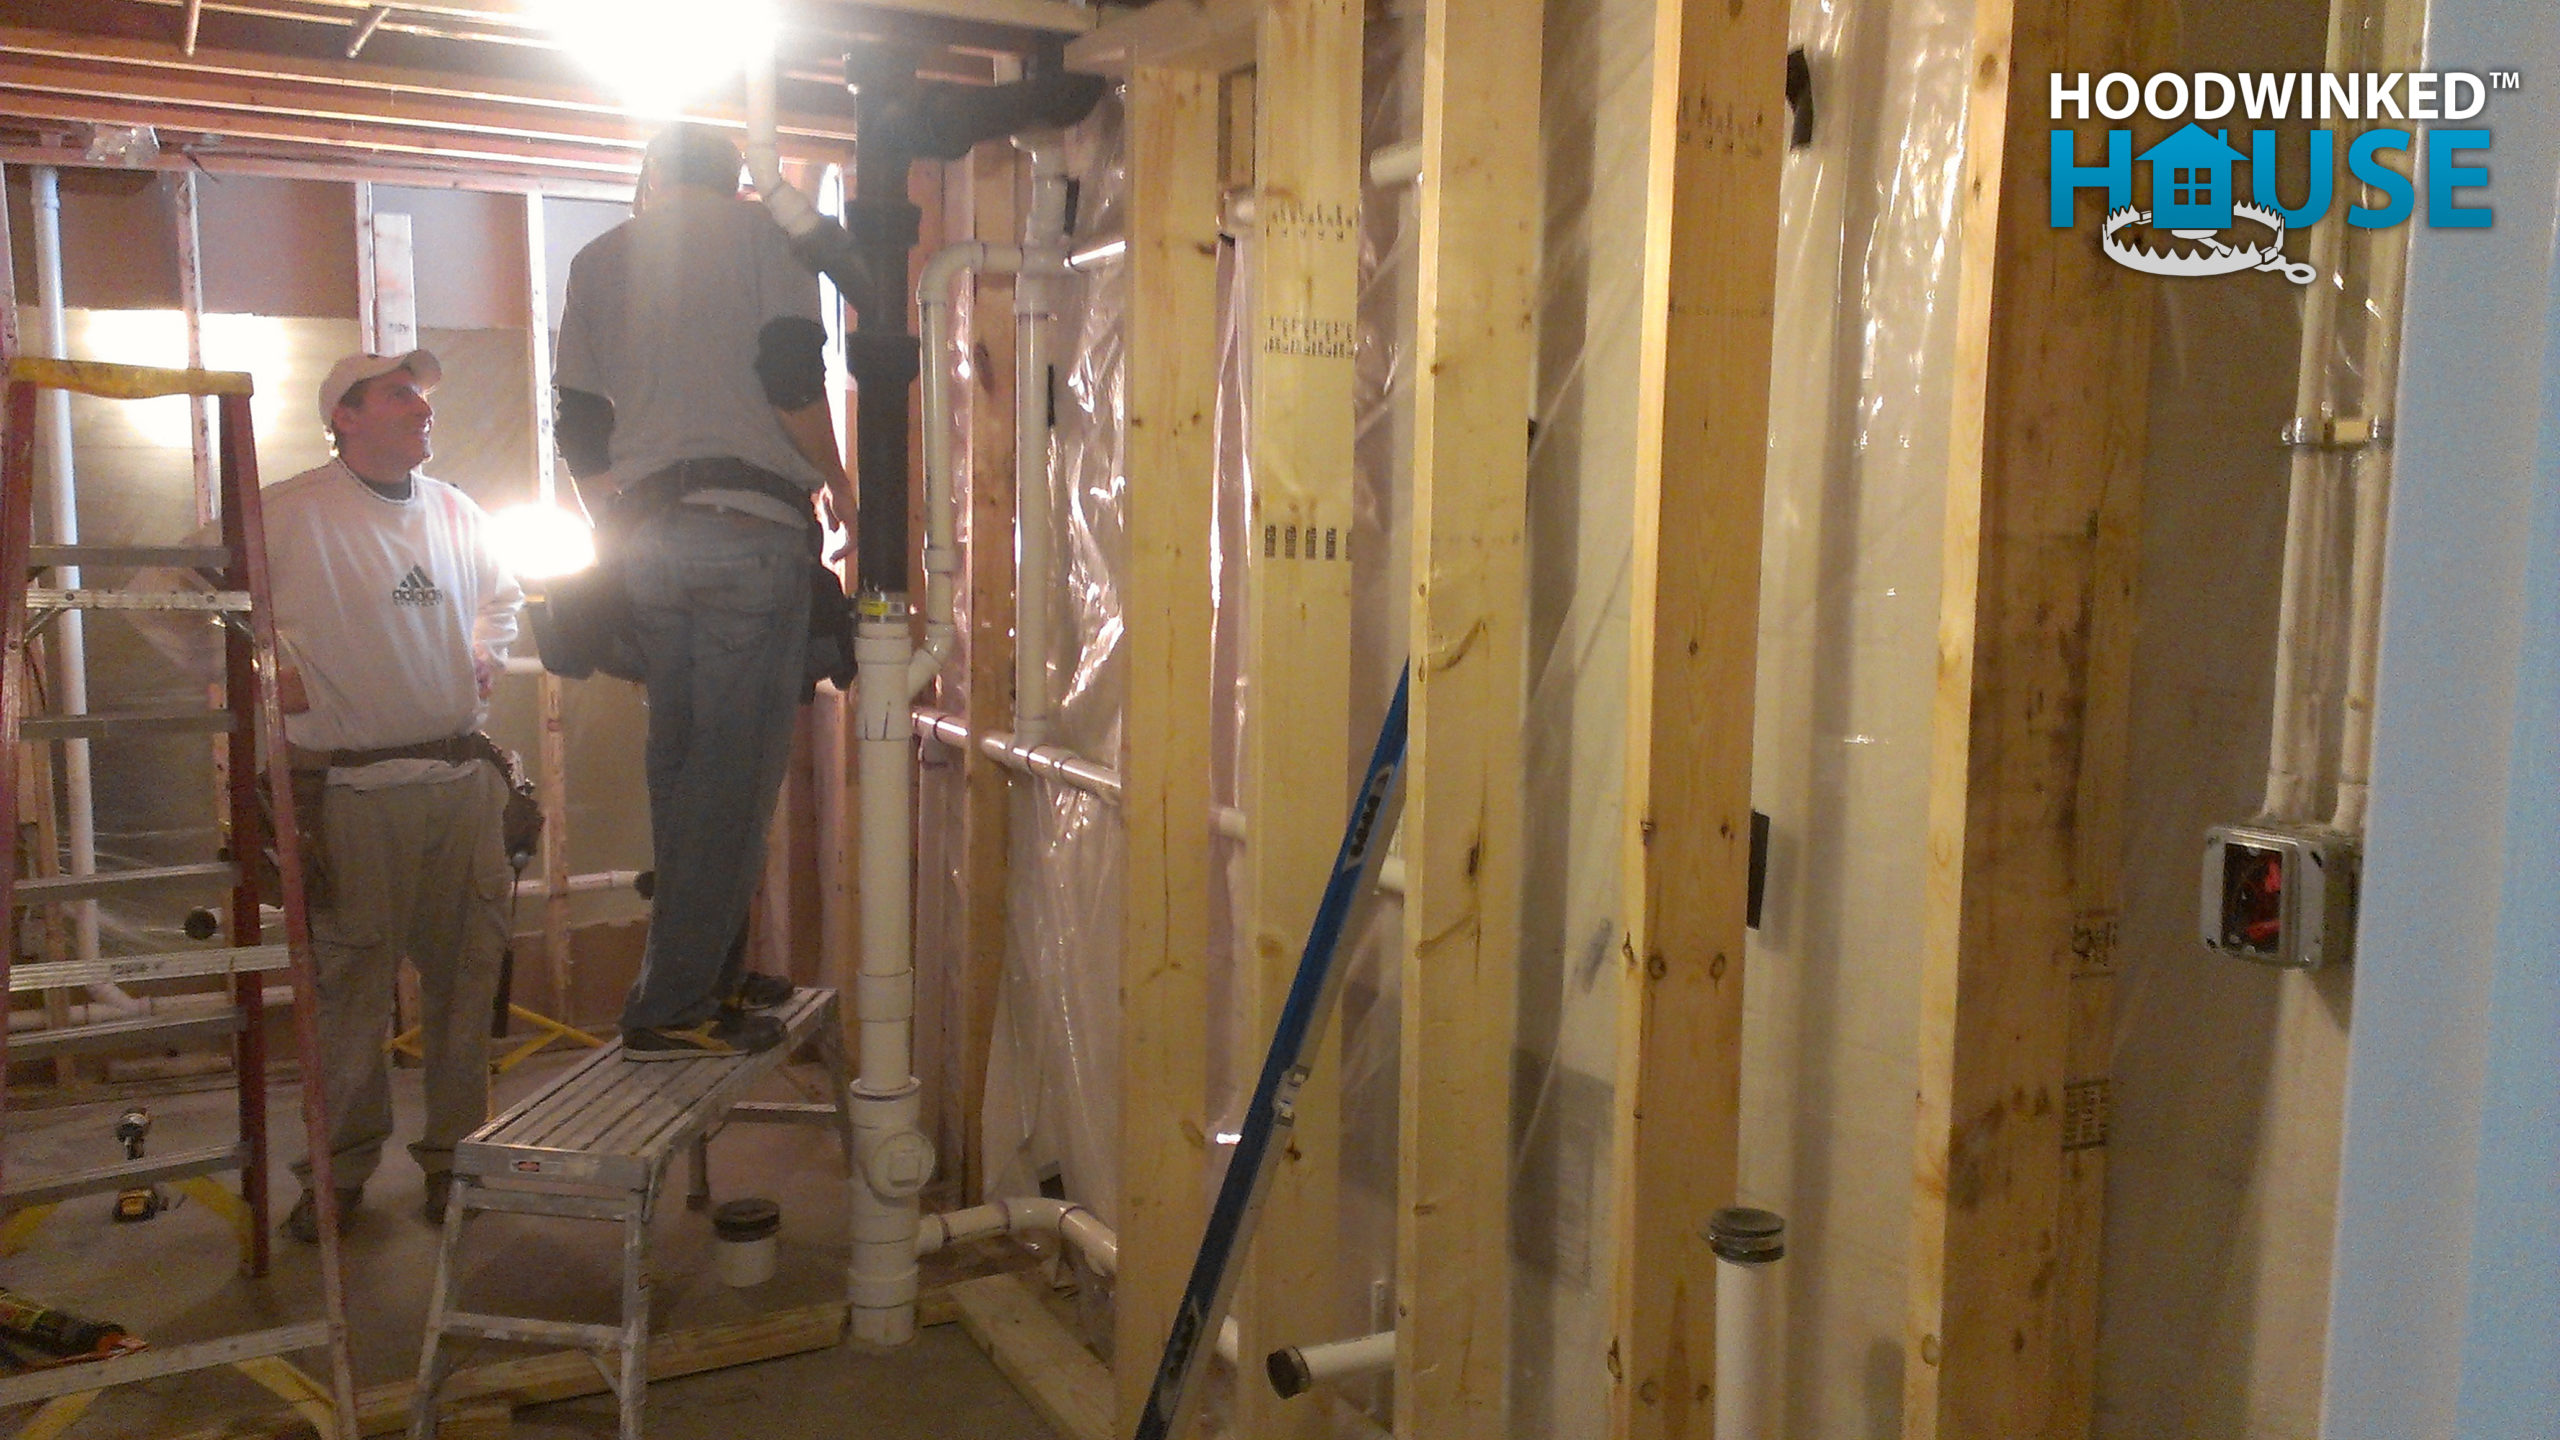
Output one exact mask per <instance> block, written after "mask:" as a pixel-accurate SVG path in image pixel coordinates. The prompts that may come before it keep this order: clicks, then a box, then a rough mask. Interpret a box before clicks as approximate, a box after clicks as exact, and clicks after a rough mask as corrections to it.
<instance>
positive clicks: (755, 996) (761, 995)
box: [727, 970, 800, 1014]
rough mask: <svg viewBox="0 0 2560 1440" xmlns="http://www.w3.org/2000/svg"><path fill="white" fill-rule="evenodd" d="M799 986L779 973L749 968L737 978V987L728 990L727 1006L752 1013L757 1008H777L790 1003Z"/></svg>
mask: <svg viewBox="0 0 2560 1440" xmlns="http://www.w3.org/2000/svg"><path fill="white" fill-rule="evenodd" d="M799 993H800V987H799V986H797V985H794V984H792V983H791V981H790V980H789V979H787V978H785V977H783V976H780V975H767V974H765V973H764V972H763V971H761V970H750V971H748V972H747V973H746V974H745V975H744V976H742V977H740V978H739V980H738V988H737V989H735V990H732V991H730V992H729V1003H728V1006H727V1008H729V1009H734V1010H739V1011H744V1012H747V1013H749V1014H752V1013H754V1012H756V1011H759V1010H779V1009H781V1008H782V1007H783V1006H785V1005H788V1004H790V1003H791V997H792V996H794V995H797V994H799Z"/></svg>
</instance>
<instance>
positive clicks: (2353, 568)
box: [2329, 229, 2409, 836]
mask: <svg viewBox="0 0 2560 1440" xmlns="http://www.w3.org/2000/svg"><path fill="white" fill-rule="evenodd" d="M2368 243H2369V244H2370V246H2371V248H2370V249H2368V250H2367V251H2366V252H2365V260H2366V263H2367V264H2368V265H2369V266H2370V267H2371V269H2372V274H2371V275H2370V276H2369V277H2368V280H2367V282H2366V290H2367V294H2368V296H2369V303H2370V307H2371V312H2372V319H2371V321H2370V322H2369V325H2370V328H2369V329H2368V330H2367V332H2366V337H2367V338H2366V346H2365V367H2364V370H2365V411H2366V414H2367V416H2368V417H2369V422H2370V424H2371V425H2372V427H2373V432H2372V434H2370V435H2369V436H2368V437H2367V439H2366V443H2365V444H2364V446H2363V447H2362V448H2361V449H2359V450H2357V451H2356V452H2355V456H2354V458H2353V459H2352V460H2350V461H2349V462H2348V473H2349V474H2350V475H2352V476H2353V477H2354V480H2355V522H2354V523H2355V531H2354V534H2355V550H2354V558H2353V560H2352V561H2351V562H2350V564H2349V566H2348V570H2347V679H2346V695H2345V708H2346V713H2345V714H2344V715H2343V716H2342V717H2341V718H2340V722H2339V727H2338V728H2339V735H2338V803H2337V807H2336V809H2335V810H2334V811H2333V812H2332V813H2331V815H2330V817H2329V827H2330V828H2331V829H2333V830H2337V831H2340V832H2342V833H2344V834H2348V835H2355V836H2362V835H2363V834H2364V818H2365V807H2366V805H2367V802H2368V801H2369V800H2370V799H2371V797H2372V793H2373V691H2374V673H2375V662H2376V660H2377V659H2378V658H2379V652H2380V651H2381V648H2382V541H2383V532H2384V529H2385V527H2386V526H2387V525H2388V523H2389V517H2390V512H2391V436H2390V430H2389V428H2388V426H2389V424H2390V422H2389V420H2388V418H2387V417H2386V411H2385V407H2386V406H2387V405H2389V404H2390V403H2391V402H2392V398H2393V397H2394V396H2396V395H2397V394H2398V393H2399V377H2400V303H2401V294H2402V289H2403V286H2404V285H2405V283H2406V281H2407V276H2408V244H2409V242H2408V231H2407V230H2405V229H2392V230H2377V231H2375V232H2373V236H2372V239H2371V240H2370V242H2368Z"/></svg>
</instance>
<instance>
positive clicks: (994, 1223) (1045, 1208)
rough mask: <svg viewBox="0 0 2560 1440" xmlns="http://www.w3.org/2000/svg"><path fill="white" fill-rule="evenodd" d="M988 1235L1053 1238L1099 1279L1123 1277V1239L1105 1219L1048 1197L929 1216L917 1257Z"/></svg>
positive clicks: (921, 1229)
mask: <svg viewBox="0 0 2560 1440" xmlns="http://www.w3.org/2000/svg"><path fill="white" fill-rule="evenodd" d="M989 1235H1055V1236H1057V1237H1059V1238H1060V1239H1062V1240H1064V1241H1066V1242H1067V1243H1068V1244H1070V1245H1073V1246H1074V1247H1075V1248H1076V1253H1077V1254H1079V1255H1082V1256H1083V1257H1084V1260H1085V1264H1086V1265H1087V1266H1088V1267H1090V1268H1091V1269H1092V1270H1093V1272H1094V1273H1095V1274H1097V1275H1116V1274H1118V1273H1119V1272H1120V1237H1119V1236H1117V1235H1115V1234H1113V1233H1112V1231H1111V1227H1110V1226H1108V1225H1105V1224H1103V1223H1102V1217H1100V1216H1098V1215H1096V1214H1094V1213H1093V1212H1092V1211H1090V1210H1087V1209H1086V1208H1084V1207H1083V1206H1081V1205H1076V1204H1071V1203H1069V1202H1067V1201H1064V1200H1052V1199H1049V1198H1048V1197H1047V1196H1045V1195H1027V1196H1008V1197H1006V1198H1004V1199H1001V1200H990V1201H988V1202H987V1203H986V1204H984V1205H972V1206H970V1207H969V1208H968V1209H966V1210H953V1211H950V1212H948V1213H946V1214H941V1215H927V1216H925V1217H924V1218H923V1220H922V1221H921V1222H919V1224H918V1225H917V1227H916V1253H917V1254H918V1255H930V1254H932V1253H933V1252H935V1251H936V1250H940V1249H942V1248H943V1247H944V1246H946V1245H957V1244H959V1243H960V1242H961V1241H963V1240H977V1239H982V1238H984V1237H986V1236H989Z"/></svg>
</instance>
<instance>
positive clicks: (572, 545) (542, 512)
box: [489, 504, 596, 580]
mask: <svg viewBox="0 0 2560 1440" xmlns="http://www.w3.org/2000/svg"><path fill="white" fill-rule="evenodd" d="M489 543H490V544H491V545H492V546H494V547H495V548H496V549H497V552H498V558H499V559H500V560H502V561H504V562H505V563H506V566H507V568H508V569H509V570H512V571H514V572H515V573H516V574H517V575H518V576H520V577H522V578H523V579H527V580H549V579H552V578H553V577H555V576H560V575H571V574H575V573H576V572H578V571H580V570H584V569H586V568H587V567H588V566H590V565H593V564H594V563H596V537H595V534H594V532H593V531H591V530H589V529H588V528H587V522H586V521H584V520H581V519H579V518H578V517H577V516H576V515H574V514H571V513H570V512H569V511H566V510H563V509H561V508H560V507H559V506H557V505H543V504H531V505H511V506H508V507H507V508H506V509H504V510H501V511H499V512H497V513H496V514H494V515H492V516H490V517H489Z"/></svg>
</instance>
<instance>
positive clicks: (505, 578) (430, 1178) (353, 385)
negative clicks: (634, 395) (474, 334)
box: [260, 350, 524, 1241]
mask: <svg viewBox="0 0 2560 1440" xmlns="http://www.w3.org/2000/svg"><path fill="white" fill-rule="evenodd" d="M442 374H443V372H442V369H441V367H440V366H439V365H438V364H437V362H436V358H435V356H433V355H431V354H429V353H428V352H426V351H424V350H413V351H410V352H409V353H408V354H406V355H350V356H348V357H347V358H346V359H344V360H341V361H339V362H338V363H337V365H336V366H335V367H334V368H332V369H331V370H330V372H329V377H328V379H327V380H325V381H323V382H322V384H321V387H320V396H319V401H320V405H319V409H320V422H321V424H322V425H323V426H325V427H326V428H327V429H328V431H329V433H330V435H331V437H332V439H333V440H334V442H335V449H336V451H337V458H336V459H334V460H332V461H330V462H329V463H328V464H326V465H323V466H320V467H319V468H318V469H315V470H307V471H305V472H303V473H302V474H299V475H296V476H294V477H293V478H292V479H290V480H286V481H284V482H282V483H280V484H277V485H275V486H272V487H270V488H268V489H267V490H265V491H264V492H263V493H262V495H261V497H260V504H261V506H262V508H263V510H264V512H265V520H266V524H265V527H264V528H265V532H266V541H267V558H268V568H269V573H270V577H271V583H272V585H273V588H274V603H275V615H276V632H277V637H278V640H279V642H280V647H281V649H282V652H283V653H282V656H281V659H282V662H283V670H282V673H281V676H280V683H279V690H280V691H281V694H282V698H283V701H284V706H285V710H286V718H285V732H286V735H287V737H288V739H289V740H290V742H291V749H292V756H293V765H294V769H295V770H296V771H297V772H298V774H299V775H301V776H302V777H303V778H304V779H305V781H306V782H308V781H310V780H312V779H315V778H317V777H318V776H319V775H325V782H324V783H319V784H313V783H303V784H299V785H297V786H296V787H295V788H296V793H297V796H308V795H313V794H317V795H319V796H320V797H321V800H320V806H319V808H320V814H319V815H318V816H317V817H316V823H315V817H313V816H310V815H303V816H301V817H300V818H301V822H302V830H303V833H304V834H305V835H306V836H310V837H316V838H317V839H318V840H319V841H320V842H321V843H320V844H319V845H318V847H317V848H318V850H319V851H320V854H319V856H318V857H317V858H318V861H319V869H320V871H321V872H322V877H323V883H322V884H321V885H320V886H318V887H317V888H318V890H319V891H320V893H319V894H318V895H317V896H315V897H313V898H311V899H310V900H309V908H310V917H311V939H312V951H313V957H314V959H315V961H316V962H317V965H318V969H319V978H320V1034H321V1048H322V1052H323V1054H324V1056H325V1065H326V1074H325V1076H324V1077H323V1083H324V1093H325V1094H326V1096H327V1099H328V1104H329V1126H330V1157H331V1163H332V1167H333V1168H332V1174H333V1175H334V1177H335V1183H336V1186H337V1197H336V1198H337V1205H338V1214H339V1217H340V1220H341V1222H342V1223H343V1222H344V1221H345V1220H347V1219H349V1218H351V1217H352V1216H353V1215H354V1213H355V1210H356V1206H357V1203H358V1201H359V1200H360V1199H361V1198H362V1195H363V1192H364V1185H365V1181H366V1180H367V1178H369V1177H370V1176H371V1175H372V1174H373V1171H374V1168H375V1166H376V1165H377V1164H378V1163H379V1162H380V1160H381V1157H382V1144H383V1141H385V1140H386V1139H388V1138H389V1137H390V1135H391V1095H390V1079H389V1075H388V1073H387V1069H386V1061H385V1057H384V1054H383V1044H382V1042H383V1037H384V1034H385V1032H386V1029H387V1027H388V1025H389V1022H390V1019H391V1015H392V996H393V987H394V981H395V977H396V975H397V973H398V967H399V963H400V960H401V958H402V957H403V956H406V957H407V958H408V960H409V963H410V964H411V965H412V966H414V967H415V968H416V970H417V972H418V984H419V992H420V1000H421V1002H422V1007H423V1013H422V1014H421V1016H420V1017H419V1019H420V1024H421V1028H422V1031H423V1035H424V1040H425V1050H426V1082H427V1086H426V1088H427V1118H426V1128H425V1133H424V1134H423V1135H421V1136H420V1137H419V1138H418V1140H417V1142H416V1143H414V1144H412V1145H411V1146H410V1147H409V1153H410V1154H411V1155H412V1156H414V1157H415V1158H416V1159H417V1162H418V1166H419V1168H420V1169H421V1170H423V1171H424V1172H425V1174H426V1206H425V1214H426V1217H427V1218H428V1220H429V1221H431V1222H441V1221H442V1220H443V1218H444V1209H445V1199H446V1195H447V1193H448V1192H449V1190H450V1188H451V1184H452V1165H453V1147H454V1143H455V1142H456V1141H458V1140H460V1139H461V1138H462V1137H463V1136H465V1135H468V1134H469V1133H471V1131H473V1130H474V1129H476V1128H478V1127H479V1125H480V1124H481V1122H482V1121H484V1120H485V1119H487V1118H488V1109H489V1071H488V1053H487V1043H486V1038H485V1037H486V1036H487V1034H488V1028H489V1015H490V1009H491V1006H492V1004H493V1003H494V1001H495V996H496V991H497V984H498V967H499V963H500V959H501V957H502V956H503V954H504V953H505V950H506V945H507V910H508V906H507V900H508V897H509V894H510V892H511V891H512V889H513V886H514V883H515V872H514V870H513V869H512V868H511V867H510V866H509V864H508V861H507V854H506V846H505V843H504V841H503V839H502V830H501V819H502V816H503V814H504V812H505V808H506V800H507V795H508V784H507V777H506V776H505V775H504V774H502V773H501V771H500V769H499V765H500V763H501V762H500V760H499V757H498V752H497V751H496V749H495V747H494V746H492V745H491V744H490V743H489V741H488V739H487V737H486V736H485V735H483V734H481V733H480V726H481V725H482V724H483V723H484V722H485V720H486V718H487V714H488V705H487V700H488V694H489V686H490V681H491V679H492V677H494V676H495V675H496V674H497V671H498V668H499V666H500V665H501V664H502V663H503V662H504V660H505V658H506V652H507V647H508V645H509V644H510V643H511V642H513V641H514V639H515V636H516V615H517V610H518V609H519V607H520V606H521V605H522V604H523V600H524V596H523V592H522V591H521V590H519V589H518V588H517V586H516V582H515V580H514V578H513V577H512V576H510V575H509V574H508V573H507V572H506V570H505V568H504V567H503V566H501V565H500V564H499V562H498V561H497V560H496V558H495V557H494V555H493V553H492V551H491V548H490V545H489V540H488V534H487V530H488V525H487V517H486V516H485V515H484V514H483V513H482V511H481V509H480V507H479V506H478V505H477V504H475V503H474V502H473V501H472V499H471V497H470V496H468V495H465V494H463V493H462V492H461V491H460V490H457V489H455V488H454V487H453V486H451V485H447V484H445V483H444V482H443V481H441V480H434V479H430V478H429V477H427V476H426V475H424V474H421V473H420V472H419V469H418V467H419V466H420V465H421V464H423V463H425V461H426V458H427V454H428V432H429V428H430V426H431V425H432V423H433V420H434V410H433V409H432V407H430V406H429V405H428V403H427V393H428V392H429V391H431V390H433V389H434V388H435V385H436V382H437V381H438V380H440V379H441V378H442ZM309 848H310V847H306V853H308V849H309ZM296 1169H297V1171H298V1172H299V1173H301V1174H302V1175H303V1177H304V1180H303V1183H304V1186H305V1189H304V1192H303V1195H302V1198H301V1200H300V1201H299V1202H298V1203H296V1205H295V1206H294V1208H293V1210H292V1211H291V1212H290V1213H289V1214H288V1215H287V1216H286V1217H285V1224H284V1229H285V1233H286V1234H288V1235H291V1236H293V1237H294V1238H295V1239H299V1240H304V1241H316V1240H317V1239H318V1238H319V1219H318V1216H317V1215H316V1214H315V1213H314V1209H313V1206H314V1203H315V1200H314V1197H313V1196H312V1194H311V1193H310V1191H309V1188H308V1187H309V1184H310V1179H309V1170H308V1164H307V1162H306V1163H305V1164H303V1165H299V1166H297V1167H296Z"/></svg>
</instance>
